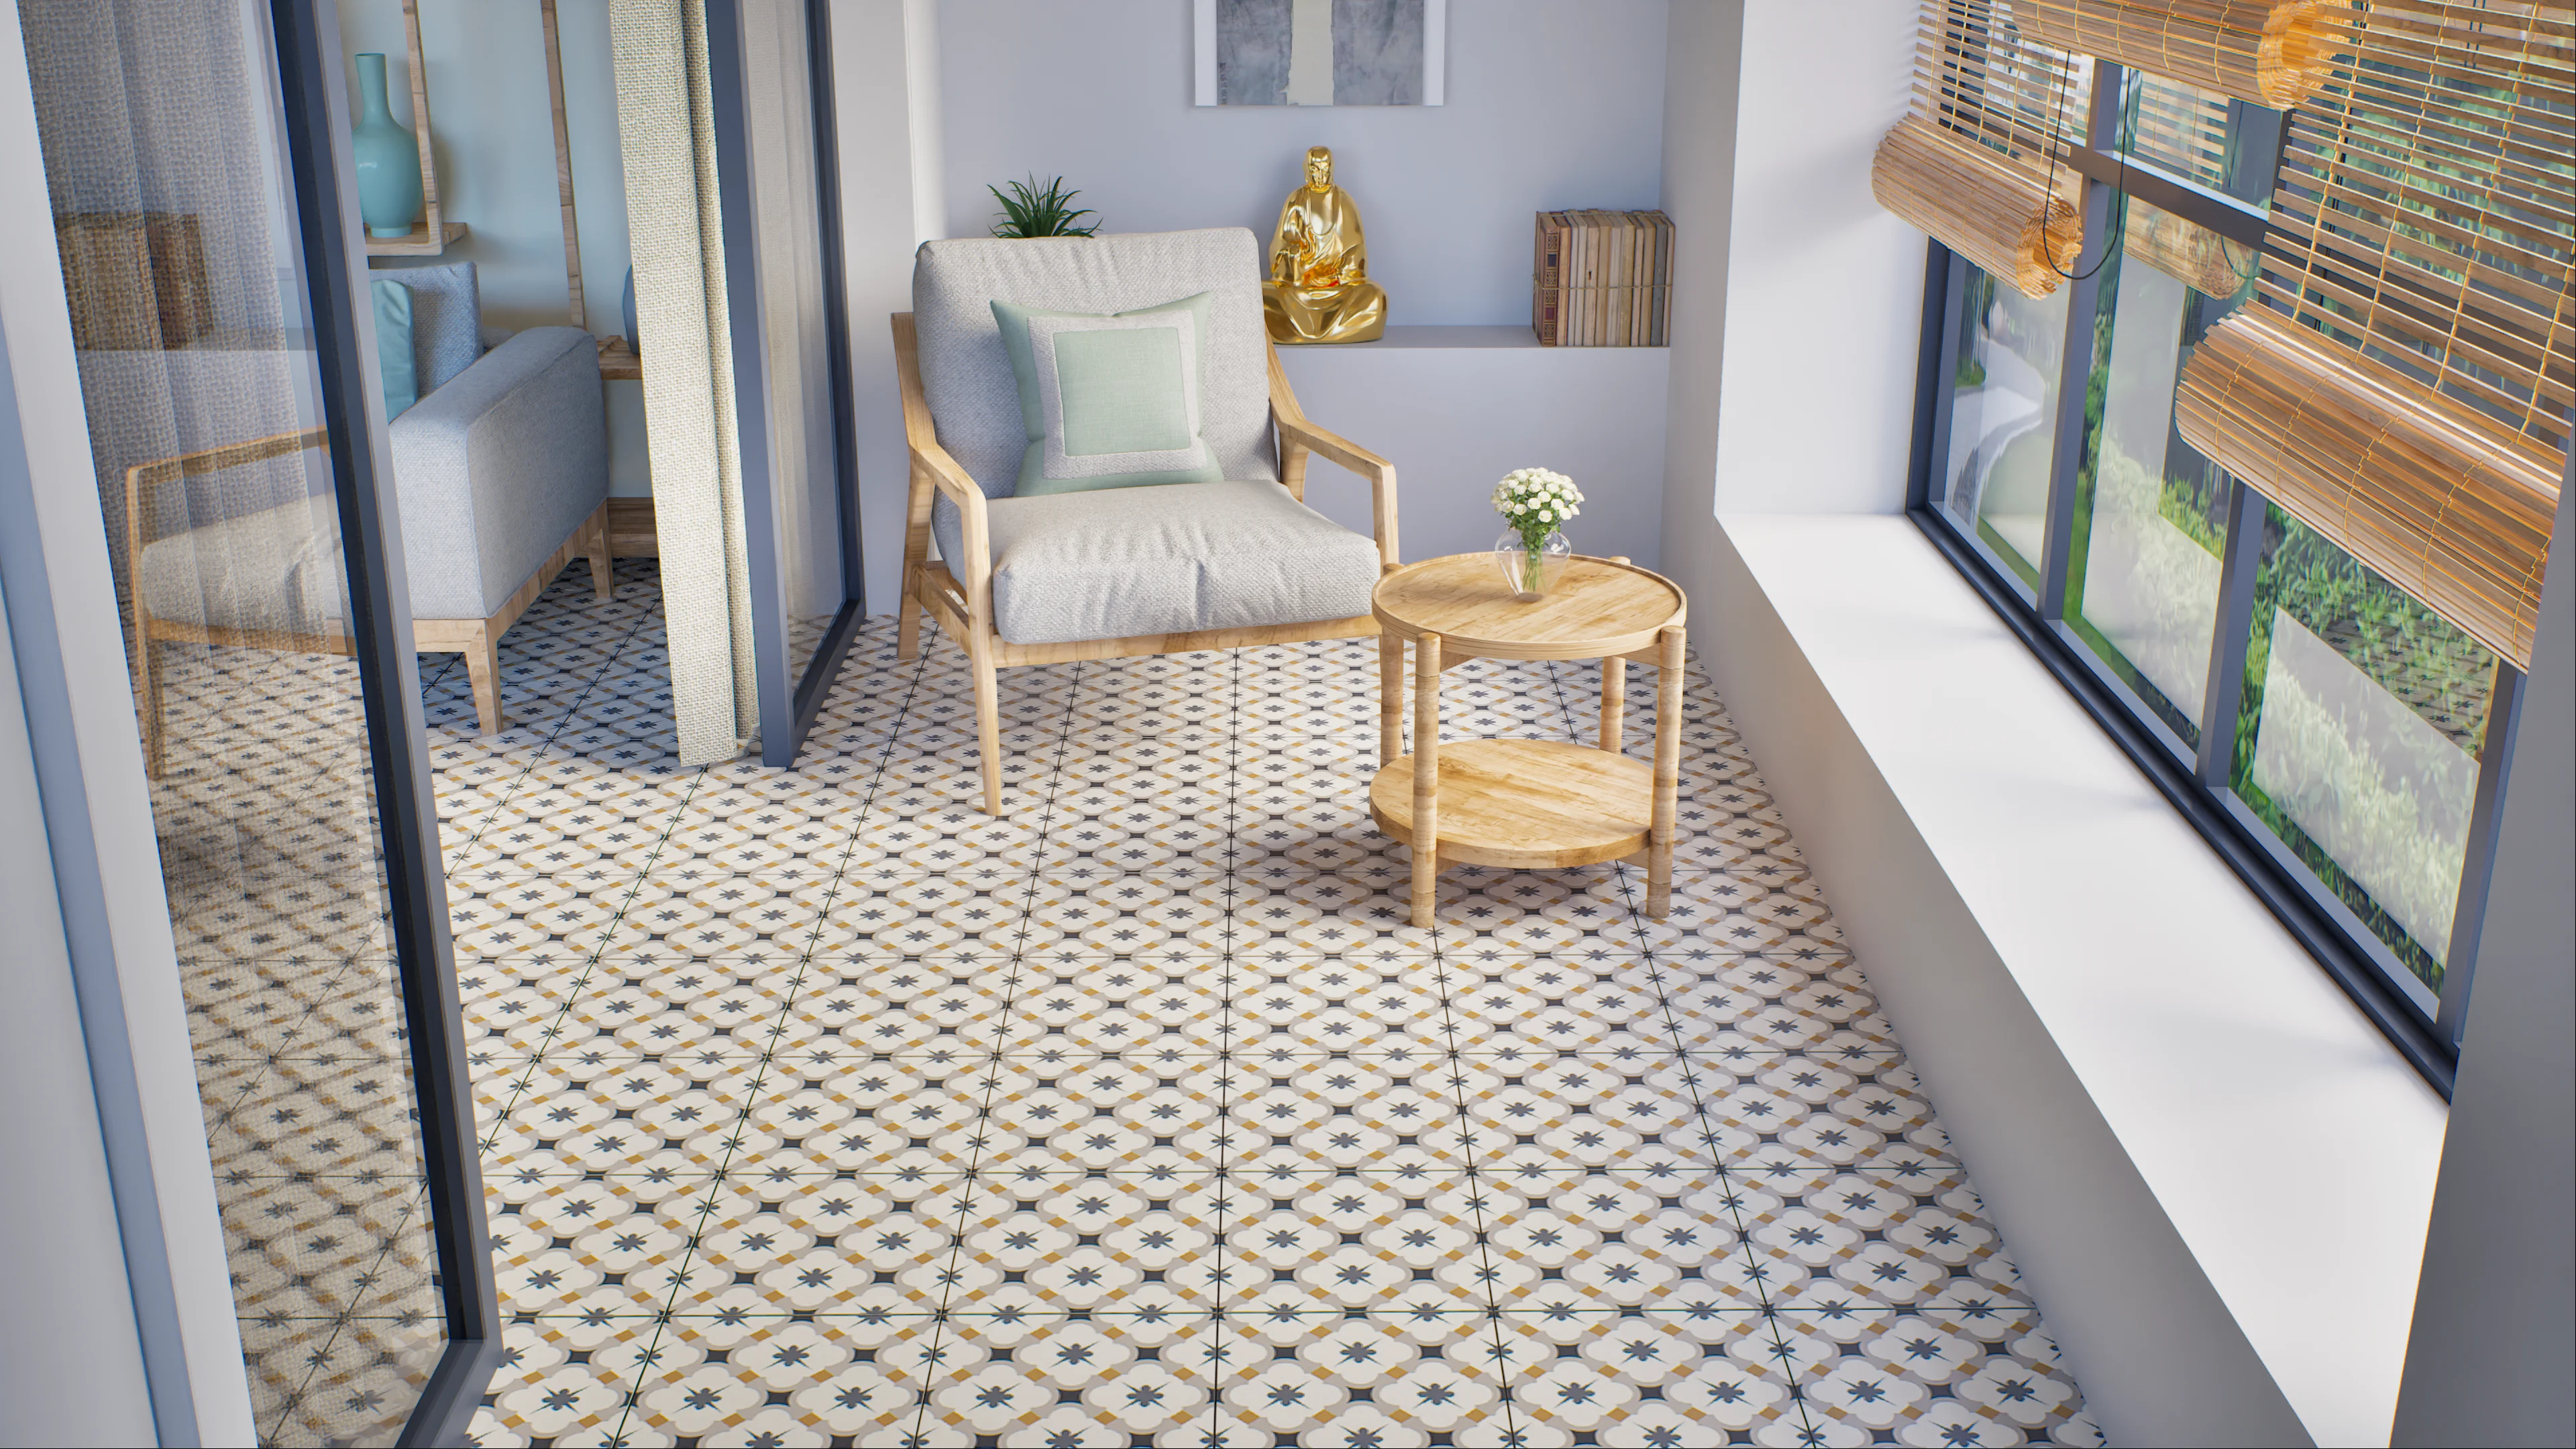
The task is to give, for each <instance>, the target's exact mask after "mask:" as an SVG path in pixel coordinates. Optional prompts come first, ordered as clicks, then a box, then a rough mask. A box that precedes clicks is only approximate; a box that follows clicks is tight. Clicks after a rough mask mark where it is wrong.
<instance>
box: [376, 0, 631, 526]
mask: <svg viewBox="0 0 2576 1449" xmlns="http://www.w3.org/2000/svg"><path fill="white" fill-rule="evenodd" d="M339 11H340V37H341V44H342V47H343V49H344V50H345V51H346V52H347V53H348V54H349V55H351V56H355V55H358V54H359V53H361V52H364V51H381V52H382V53H383V54H384V57H385V88H386V90H387V92H388V93H389V94H388V97H387V102H388V105H389V106H390V108H391V109H392V111H393V113H394V119H395V120H397V121H399V122H401V123H402V125H403V127H404V129H406V130H408V129H410V128H411V123H412V120H411V109H410V107H411V91H410V82H409V80H408V79H407V78H406V74H405V72H406V69H407V67H408V64H409V61H408V58H407V57H406V56H405V54H404V51H403V24H402V6H401V4H400V3H399V0H339ZM555 31H556V35H557V37H558V39H559V40H560V41H561V44H562V55H563V81H564V117H565V132H566V134H567V135H568V137H569V138H570V141H571V145H572V185H573V200H574V202H575V205H576V208H577V210H578V212H579V215H580V222H581V274H582V290H583V302H584V304H585V305H584V311H585V312H586V314H587V317H588V320H587V322H586V323H585V325H586V326H588V327H589V329H590V330H591V331H593V332H597V333H601V334H622V333H623V332H625V330H626V321H625V312H624V307H625V302H624V298H625V288H626V268H627V264H628V256H627V239H626V172H625V166H624V163H623V162H622V161H621V160H620V159H619V155H618V149H617V77H616V74H615V71H614V68H613V67H612V65H611V64H610V57H609V49H608V0H557V4H556V7H555ZM420 44H421V52H422V58H423V61H424V62H425V65H426V68H427V70H428V72H429V119H430V145H431V152H432V155H433V156H434V157H435V158H436V160H437V162H438V195H439V205H440V208H441V210H442V211H443V212H444V213H445V215H446V216H447V218H448V219H449V220H450V221H461V222H464V223H465V224H466V226H467V227H468V231H467V233H466V235H465V239H464V240H463V241H461V242H459V243H458V244H456V245H455V246H452V247H450V248H448V249H447V251H446V253H445V254H444V255H442V256H438V257H432V258H426V259H422V260H419V261H414V260H411V259H409V258H398V257H379V258H376V259H374V261H373V262H372V263H371V265H372V266H373V267H375V268H376V269H377V270H379V271H396V270H400V269H401V268H403V267H405V266H438V265H443V264H445V263H448V262H460V261H463V262H472V263H474V266H475V280H476V283H477V285H478V286H479V287H480V288H481V289H482V294H483V321H484V323H485V325H487V326H493V327H506V328H509V329H511V330H513V331H516V330H519V329H522V328H527V327H562V326H565V325H567V324H569V323H570V322H571V320H572V319H571V317H570V315H569V313H568V310H567V306H566V303H567V298H568V292H567V289H566V286H565V280H564V250H563V208H562V205H561V202H560V199H559V197H558V194H557V192H556V188H555V148H554V122H553V119H552V111H551V109H550V107H549V103H548V100H547V96H546V52H545V32H544V30H543V28H542V27H541V26H540V25H539V23H538V20H537V7H536V6H535V5H534V4H500V3H478V4H468V5H439V4H429V5H423V6H422V7H421V16H420ZM352 64H353V67H354V62H353V63H352ZM348 85H349V94H350V98H351V100H352V102H353V103H354V101H355V99H356V97H357V79H356V72H355V70H354V68H353V69H352V70H351V72H350V73H349V76H348ZM606 391H607V395H608V421H609V450H610V460H609V468H610V475H609V476H610V482H609V491H610V492H611V493H612V494H615V495H617V496H619V497H638V498H640V497H645V496H647V495H649V494H650V493H651V492H652V487H651V484H650V480H649V474H648V472H647V469H646V463H645V454H644V396H643V385H642V384H641V383H635V382H612V383H609V384H607V385H606Z"/></svg>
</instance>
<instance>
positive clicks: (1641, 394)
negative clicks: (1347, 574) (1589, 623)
mask: <svg viewBox="0 0 2576 1449" xmlns="http://www.w3.org/2000/svg"><path fill="white" fill-rule="evenodd" d="M1669 361H1670V352H1669V349H1666V348H1661V347H1541V346H1539V345H1538V340H1537V339H1536V338H1535V337H1533V336H1531V335H1530V332H1529V330H1528V329H1527V328H1517V327H1424V328H1408V329H1399V330H1398V331H1397V332H1396V333H1394V334H1392V335H1391V336H1389V338H1388V339H1387V340H1386V341H1384V342H1380V343H1377V344H1374V345H1372V346H1367V347H1283V348H1281V349H1279V365H1280V367H1281V368H1283V369H1284V370H1285V371H1286V372H1287V374H1288V381H1289V383H1290V385H1292V386H1294V387H1295V388H1296V389H1297V402H1298V405H1299V406H1301V407H1303V408H1304V409H1305V410H1306V416H1307V417H1308V418H1310V419H1312V420H1313V421H1314V422H1315V424H1316V425H1317V426H1319V427H1323V428H1327V429H1330V430H1331V431H1333V432H1336V433H1339V434H1341V435H1342V436H1344V437H1346V438H1349V439H1350V440H1351V441H1352V442H1355V443H1357V444H1359V445H1360V446H1361V447H1363V448H1366V449H1368V450H1370V451H1371V452H1373V453H1376V454H1378V455H1379V456H1381V457H1384V458H1387V459H1389V460H1391V461H1393V462H1394V463H1395V466H1396V501H1397V504H1398V508H1399V511H1400V513H1401V517H1400V518H1399V520H1398V526H1397V530H1396V534H1397V538H1398V540H1399V542H1400V543H1401V545H1402V549H1403V553H1402V556H1403V557H1404V558H1405V559H1408V560H1412V559H1426V558H1437V557H1439V556H1440V555H1442V554H1452V553H1480V552H1483V551H1484V550H1486V549H1489V548H1492V547H1493V546H1494V539H1495V537H1496V535H1498V534H1500V533H1501V532H1502V521H1501V520H1500V519H1498V518H1496V517H1495V516H1494V508H1493V494H1494V484H1495V483H1497V482H1499V481H1501V479H1502V476H1503V475H1504V474H1506V473H1509V472H1510V471H1512V470H1513V469H1515V468H1532V467H1536V468H1553V469H1555V470H1557V471H1558V472H1560V473H1564V474H1566V475H1568V476H1569V477H1572V478H1573V479H1574V480H1575V481H1576V483H1577V484H1578V485H1580V486H1581V487H1582V489H1583V512H1582V514H1581V515H1580V516H1579V517H1577V518H1575V519H1574V520H1573V521H1571V522H1569V523H1568V524H1566V526H1565V533H1566V536H1567V537H1568V538H1570V539H1572V540H1573V542H1574V547H1575V549H1576V550H1577V551H1578V552H1581V553H1588V554H1596V555H1604V556H1609V555H1617V556H1622V557H1626V558H1630V559H1634V560H1635V561H1636V562H1637V563H1639V564H1641V565H1643V566H1645V567H1647V568H1654V567H1656V565H1657V564H1658V563H1659V562H1660V559H1661V552H1662V549H1661V541H1660V538H1659V535H1660V533H1661V531H1662V530H1661V527H1660V524H1661V518H1662V514H1663V506H1664V489H1663V481H1664V387H1665V382H1664V378H1665V367H1666V364H1667V363H1668V362H1669ZM1306 504H1307V506H1308V507H1310V508H1313V509H1314V510H1316V511H1317V512H1319V513H1321V514H1323V515H1324V516H1325V517H1327V518H1330V519H1332V520H1333V521H1335V522H1337V523H1339V524H1341V525H1342V526H1343V527H1345V528H1349V529H1351V530H1353V531H1354V532H1358V533H1367V532H1369V531H1370V519H1369V488H1368V484H1367V483H1365V482H1364V481H1362V480H1361V479H1359V478H1358V477H1357V476H1356V475H1353V474H1351V473H1348V472H1346V471H1345V470H1343V469H1342V468H1341V467H1340V466H1338V465H1336V464H1333V463H1328V462H1326V461H1324V460H1323V459H1321V458H1317V459H1314V460H1313V461H1312V462H1311V464H1310V465H1309V466H1308V468H1307V472H1306Z"/></svg>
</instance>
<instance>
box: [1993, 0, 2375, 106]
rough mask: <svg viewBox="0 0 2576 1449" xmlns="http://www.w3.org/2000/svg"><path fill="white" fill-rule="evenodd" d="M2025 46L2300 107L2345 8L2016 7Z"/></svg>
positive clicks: (2346, 17) (2229, 1) (2055, 3)
mask: <svg viewBox="0 0 2576 1449" xmlns="http://www.w3.org/2000/svg"><path fill="white" fill-rule="evenodd" d="M2015 8H2016V9H2017V10H2018V11H2019V12H2020V13H2021V14H2022V17H2023V20H2022V23H2023V27H2024V29H2026V30H2027V31H2028V32H2029V34H2030V35H2031V37H2032V38H2034V39H2036V40H2039V41H2041V42H2043V43H2045V44H2048V45H2052V46H2055V47H2057V48H2058V49H2060V50H2071V51H2075V52H2078V53H2079V54H2083V55H2093V56H2100V57H2101V58H2102V59H2104V60H2108V61H2116V62H2118V63H2119V64H2121V65H2125V66H2129V67H2132V68H2134V69H2137V70H2142V71H2146V72H2148V73H2149V74H2152V75H2160V76H2165V77H2167V78H2169V79H2172V80H2178V81H2185V82H2188V83H2190V84H2192V85H2195V86H2199V87H2201V88H2203V89H2205V90H2212V91H2216V92H2218V93H2219V94H2220V95H2223V96H2231V97H2233V98H2235V99H2237V100H2240V101H2245V102H2248V103H2250V104H2253V105H2257V106H2270V107H2272V108H2274V109H2275V110H2286V109H2288V108H2289V107H2291V106H2295V105H2297V104H2299V103H2300V102H2301V101H2303V100H2305V99H2307V96H2308V93H2309V92H2310V91H2312V90H2314V89H2315V88H2316V86H2317V83H2318V82H2319V81H2320V80H2322V79H2323V78H2324V77H2325V74H2326V72H2327V69H2328V67H2329V66H2330V65H2331V63H2332V61H2333V58H2334V56H2335V55H2336V54H2337V53H2338V52H2340V51H2343V50H2345V49H2347V48H2348V46H2349V41H2348V38H2347V37H2348V35H2349V33H2350V29H2351V23H2352V15H2353V11H2352V7H2351V6H2350V5H2349V4H2348V3H2347V0H2024V3H2022V4H2020V5H2018V6H2016V7H2015Z"/></svg>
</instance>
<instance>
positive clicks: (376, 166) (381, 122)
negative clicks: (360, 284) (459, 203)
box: [349, 52, 421, 237]
mask: <svg viewBox="0 0 2576 1449" xmlns="http://www.w3.org/2000/svg"><path fill="white" fill-rule="evenodd" d="M349 150H350V152H351V154H353V155H355V156H356V157H357V160H358V215H359V216H360V217H362V218H364V219H365V221H366V223H367V235H369V236H380V237H403V236H409V235H411V228H412V223H414V222H416V221H418V220H420V209H421V190H420V145H419V143H418V142H417V141H415V140H414V139H413V138H412V134H411V132H409V131H407V130H404V129H403V128H402V127H401V126H400V125H399V124H397V123H396V122H395V121H394V117H393V113H392V112H391V111H389V110H387V109H385V58H384V57H383V56H381V55H377V54H374V53H372V52H370V53H368V54H366V55H362V56H359V57H358V128H357V130H356V131H355V132H354V133H352V134H351V136H350V137H349Z"/></svg>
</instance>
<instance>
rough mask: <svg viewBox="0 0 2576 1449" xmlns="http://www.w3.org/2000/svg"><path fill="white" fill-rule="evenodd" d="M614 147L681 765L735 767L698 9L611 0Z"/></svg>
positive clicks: (711, 150)
mask: <svg viewBox="0 0 2576 1449" xmlns="http://www.w3.org/2000/svg"><path fill="white" fill-rule="evenodd" d="M609 39H610V44H611V47H612V51H613V54H614V58H615V62H616V67H617V126H618V149H619V151H620V153H621V155H622V158H623V160H624V162H625V168H626V218H627V231H628V235H629V240H630V243H631V245H632V248H633V253H634V258H635V311H636V321H637V324H638V326H639V327H640V328H641V329H642V332H643V334H644V335H645V336H646V337H649V338H651V339H652V345H651V347H650V348H648V349H646V350H645V352H644V353H643V364H644V429H645V437H646V442H645V448H646V454H647V456H648V457H649V458H650V460H651V463H652V470H653V517H654V531H655V537H656V542H657V544H658V546H659V548H660V550H661V558H662V608H663V614H664V619H665V627H666V629H667V631H668V634H669V638H670V651H671V715H672V723H673V725H674V726H675V727H676V728H677V730H678V733H679V756H680V760H681V762H682V763H684V764H692V765H701V764H711V763H714V762H716V761H719V760H729V759H732V758H733V757H735V756H736V755H739V754H740V753H742V751H743V749H744V747H745V746H746V745H747V744H748V743H749V738H748V737H749V736H750V735H752V734H753V733H754V731H755V730H756V729H757V728H758V723H759V717H760V716H759V705H758V702H757V696H756V693H755V691H756V688H757V680H756V678H755V675H754V660H753V654H752V636H751V573H750V566H749V558H748V551H747V550H746V548H745V546H744V541H743V515H742V460H741V455H740V452H739V450H738V446H737V442H736V438H735V433H734V393H733V338H732V325H731V322H730V320H729V318H728V317H727V315H726V310H725V290H724V266H725V262H724V225H723V217H722V213H721V210H720V203H719V199H718V195H717V191H716V138H715V126H714V120H713V117H714V109H715V108H714V101H713V97H712V94H711V91H710V86H709V77H708V68H707V27H706V7H705V5H704V4H703V3H702V0H610V4H609Z"/></svg>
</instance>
